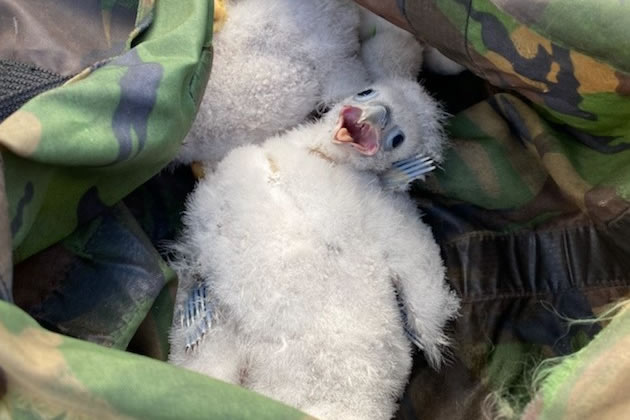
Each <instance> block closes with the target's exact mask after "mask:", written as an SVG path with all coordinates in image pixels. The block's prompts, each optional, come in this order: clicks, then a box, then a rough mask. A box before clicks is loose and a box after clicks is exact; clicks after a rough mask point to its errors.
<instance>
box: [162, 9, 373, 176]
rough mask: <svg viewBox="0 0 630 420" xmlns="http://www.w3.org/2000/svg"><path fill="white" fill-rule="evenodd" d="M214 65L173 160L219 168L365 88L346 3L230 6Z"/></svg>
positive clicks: (354, 21) (352, 15)
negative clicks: (247, 147)
mask: <svg viewBox="0 0 630 420" xmlns="http://www.w3.org/2000/svg"><path fill="white" fill-rule="evenodd" d="M226 8H227V20H226V21H225V23H224V26H223V27H222V29H221V30H220V31H219V32H217V33H215V34H214V39H213V64H212V72H211V74H210V79H209V81H208V86H207V88H206V95H204V97H203V99H202V102H201V106H200V109H199V112H198V114H197V117H196V119H195V121H194V123H193V126H192V128H191V130H190V132H189V133H188V135H187V137H186V138H185V139H184V142H183V144H182V147H181V149H180V152H179V154H178V156H177V157H176V159H175V161H176V162H177V163H180V164H186V163H190V162H192V161H205V162H210V163H217V162H218V161H219V160H221V159H222V158H223V157H224V156H225V155H226V154H227V153H228V152H229V151H230V150H232V149H233V148H235V147H237V146H241V145H244V144H250V143H259V142H262V141H263V140H265V139H266V138H268V137H270V136H272V135H274V134H277V133H279V132H281V131H283V130H286V129H288V128H292V127H295V126H296V125H298V124H300V123H302V122H303V121H304V120H306V119H307V117H308V116H309V115H310V114H311V112H313V111H314V110H316V109H318V108H320V107H324V106H330V105H332V104H333V103H336V102H337V101H338V100H340V99H342V98H344V97H346V96H348V95H350V94H351V93H352V92H356V91H357V90H358V89H360V88H361V87H363V86H365V84H366V83H367V80H368V79H367V72H366V71H365V67H364V66H363V63H361V60H360V58H359V35H358V26H359V12H358V8H357V6H356V5H355V4H354V3H353V2H352V1H351V0H318V1H312V0H264V1H262V0H231V1H227V2H226Z"/></svg>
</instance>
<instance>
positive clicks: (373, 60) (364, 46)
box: [357, 6, 424, 81]
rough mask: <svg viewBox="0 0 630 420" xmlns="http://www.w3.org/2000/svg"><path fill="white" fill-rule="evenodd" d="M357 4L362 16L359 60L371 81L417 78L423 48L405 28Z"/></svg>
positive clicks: (420, 66)
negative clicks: (392, 78)
mask: <svg viewBox="0 0 630 420" xmlns="http://www.w3.org/2000/svg"><path fill="white" fill-rule="evenodd" d="M357 7H358V8H359V11H360V16H361V23H360V27H359V37H360V39H361V59H362V60H363V63H364V64H365V67H366V68H367V71H368V73H369V76H370V78H371V80H373V81H374V80H379V79H383V78H388V77H402V78H405V79H409V80H416V78H417V77H418V74H419V73H420V70H421V68H422V57H423V51H424V47H423V46H422V45H421V44H420V43H419V42H418V40H416V38H415V37H414V36H413V35H412V34H411V33H409V32H407V31H406V30H404V29H402V28H399V27H398V26H396V25H394V24H393V23H391V22H389V21H388V20H386V19H384V18H382V17H380V16H379V15H377V14H375V13H373V12H372V11H370V10H368V9H366V8H364V7H362V6H357Z"/></svg>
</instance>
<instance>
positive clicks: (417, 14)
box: [0, 0, 630, 420]
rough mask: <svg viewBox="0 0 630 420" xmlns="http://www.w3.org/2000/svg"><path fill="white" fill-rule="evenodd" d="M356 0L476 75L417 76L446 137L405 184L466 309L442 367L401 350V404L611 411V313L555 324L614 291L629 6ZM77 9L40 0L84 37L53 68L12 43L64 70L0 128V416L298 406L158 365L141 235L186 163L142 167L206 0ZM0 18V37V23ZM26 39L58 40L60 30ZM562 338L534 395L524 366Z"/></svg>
mask: <svg viewBox="0 0 630 420" xmlns="http://www.w3.org/2000/svg"><path fill="white" fill-rule="evenodd" d="M360 2H361V3H365V4H368V6H370V4H371V6H370V7H372V8H374V9H376V10H379V11H380V12H381V13H382V14H384V15H386V16H388V17H389V18H391V19H392V20H393V21H395V22H397V23H398V24H400V25H401V26H406V27H408V28H409V29H410V30H413V31H414V32H415V34H416V35H417V36H418V37H419V38H420V39H422V40H424V41H425V42H426V43H428V44H431V45H434V46H436V47H438V48H439V49H440V50H441V51H442V52H443V53H445V54H446V55H448V56H450V57H451V58H453V59H455V60H456V61H458V62H460V63H462V64H464V65H466V66H467V67H468V68H469V69H470V70H471V71H472V72H473V73H474V74H475V75H476V77H475V76H472V75H471V74H465V75H462V76H458V77H450V78H441V79H440V83H437V84H435V83H434V82H433V81H432V80H436V79H437V78H433V79H432V78H431V77H430V76H429V75H423V76H422V77H423V78H426V79H427V85H428V86H429V87H430V88H431V89H433V91H434V93H435V94H436V95H437V96H438V97H440V98H442V99H444V100H445V101H447V102H448V103H447V106H448V109H449V111H451V112H452V113H453V114H454V115H453V117H452V118H451V120H450V122H449V127H448V130H449V134H450V136H451V138H452V148H451V149H450V150H449V153H448V157H447V160H446V162H445V163H444V165H443V167H442V168H441V170H439V171H436V172H435V173H434V174H433V175H432V176H431V177H430V178H429V180H428V181H427V183H425V184H418V185H415V187H414V189H413V190H412V194H413V197H414V198H415V199H416V200H417V203H418V206H419V209H420V210H421V211H422V212H424V214H425V220H426V221H427V222H428V223H429V224H430V225H431V226H432V227H433V230H434V232H435V234H436V238H437V240H438V241H439V243H440V245H441V247H442V251H443V257H444V260H445V263H446V265H447V269H448V277H449V281H450V282H451V284H452V286H453V288H454V289H455V290H456V291H457V292H458V293H459V295H460V296H461V297H462V299H463V307H462V310H461V316H460V318H459V319H458V320H457V321H456V322H454V323H453V325H451V326H450V328H451V335H452V337H453V348H452V354H451V355H450V360H451V363H450V364H449V365H448V366H447V367H445V368H443V369H442V370H441V371H439V372H435V371H433V370H431V369H430V368H429V367H428V366H427V364H426V362H425V361H424V359H423V358H422V356H421V355H420V354H417V355H416V357H415V363H414V369H413V372H412V376H411V378H410V383H409V386H408V387H407V390H406V392H405V394H404V396H403V397H402V400H401V406H400V407H401V408H400V411H399V413H398V418H400V419H415V418H431V419H449V420H450V419H455V420H456V419H462V420H463V419H466V420H468V419H476V418H481V417H483V410H484V406H486V405H487V404H486V403H487V401H488V396H489V395H493V394H494V393H496V392H497V391H500V392H501V393H502V395H503V396H505V397H506V399H508V400H509V401H510V402H511V405H512V407H514V408H515V409H516V410H517V411H518V410H519V409H521V408H523V407H525V406H526V405H527V404H528V403H530V401H531V403H530V405H529V406H528V408H527V413H526V414H527V415H528V416H531V417H530V418H540V419H555V418H559V419H562V418H566V419H570V418H589V416H590V417H591V418H600V417H598V416H599V414H607V415H608V416H609V418H624V417H627V416H628V415H629V414H628V412H627V411H628V410H627V409H626V408H625V405H624V402H625V397H624V395H625V394H623V393H622V392H621V390H623V389H624V388H623V387H622V385H623V384H625V382H623V379H624V378H625V376H627V373H628V369H627V368H626V366H627V360H626V358H625V357H624V352H623V351H619V350H618V349H619V348H621V349H623V346H624V345H625V340H626V337H627V331H628V325H629V324H628V322H630V321H628V314H627V311H622V312H621V313H620V314H619V315H618V317H617V318H615V319H614V320H613V321H612V322H611V323H610V324H607V323H606V322H595V323H590V324H582V323H572V322H571V320H572V319H585V318H586V319H588V318H593V317H596V316H598V315H600V314H602V313H603V312H605V310H606V309H607V308H608V307H609V305H610V304H612V303H614V302H616V301H617V300H620V299H628V297H629V296H628V294H629V293H630V279H629V278H628V273H630V258H629V256H630V245H628V243H627V239H626V238H628V237H630V236H629V235H630V211H629V210H628V209H629V203H630V197H629V196H630V169H629V168H630V151H628V148H629V147H628V143H629V142H628V140H629V137H630V127H629V126H628V124H629V123H628V121H630V118H628V116H629V114H630V99H629V98H628V95H629V94H630V92H629V89H630V84H629V83H628V72H629V71H630V60H629V59H628V57H627V54H628V52H627V51H626V50H625V49H624V48H623V46H624V40H625V39H626V38H627V33H626V32H627V29H626V28H628V27H630V25H628V23H630V22H628V20H630V11H629V10H628V7H629V6H628V5H627V4H626V3H625V2H618V1H612V0H611V1H604V2H598V3H593V4H591V3H590V2H579V7H577V6H576V3H575V2H574V1H570V0H544V1H537V2H528V1H525V0H520V1H518V0H466V1H464V0H406V1H405V0H397V1H394V0H388V1H383V0H374V1H370V0H365V1H360ZM34 3H35V2H32V3H31V2H29V1H24V0H21V1H19V2H18V1H17V0H0V12H4V11H7V10H9V11H11V13H13V14H12V15H10V14H5V13H0V19H4V16H17V17H19V16H30V17H31V18H32V19H30V20H29V21H32V22H35V23H37V24H35V23H34V24H33V25H34V26H31V27H32V28H36V27H37V25H40V24H42V22H43V24H45V23H46V22H45V21H46V19H41V16H42V14H41V13H40V11H38V10H35V9H36V8H30V9H29V7H27V5H29V4H34ZM78 3H82V5H78ZM87 3H90V2H76V1H71V0H64V1H60V2H57V5H58V7H59V8H61V9H62V10H63V8H66V9H72V10H75V11H78V10H84V11H86V12H84V13H83V12H82V13H81V19H79V18H76V19H66V20H65V21H64V20H60V22H62V25H63V24H65V25H70V24H72V25H73V26H67V28H75V27H83V26H85V25H86V22H87V24H90V22H91V24H92V25H94V27H93V28H92V29H94V31H95V32H90V34H91V35H90V36H87V37H77V39H79V38H81V39H84V38H85V42H84V43H83V44H81V45H75V46H74V47H73V48H70V49H68V51H67V58H66V59H65V60H61V61H64V63H62V64H55V65H52V64H47V61H46V60H45V59H43V58H42V57H44V58H45V57H50V55H47V54H42V53H41V51H40V52H37V51H36V50H37V48H33V49H32V50H33V52H32V54H30V55H26V52H21V54H23V55H21V56H20V57H17V56H13V59H14V60H17V61H20V60H21V61H23V62H26V63H30V64H33V65H37V66H38V67H41V68H44V69H48V70H50V71H53V72H55V73H58V74H60V75H68V76H72V78H71V79H70V80H69V81H68V82H66V83H65V84H64V85H62V86H61V87H58V88H55V89H52V90H49V91H47V92H45V93H43V94H39V95H37V96H36V97H35V98H33V99H32V100H31V101H29V102H28V103H26V104H25V105H24V106H23V107H22V108H21V109H20V110H19V111H17V112H16V113H14V114H12V115H11V116H10V117H9V118H7V119H6V120H5V121H4V122H1V123H0V144H1V145H2V147H3V149H2V157H3V160H4V168H3V171H2V172H3V174H4V176H5V181H6V183H5V184H4V185H3V183H2V179H0V187H3V188H1V189H0V294H1V296H2V298H3V299H4V300H6V301H9V302H10V301H11V300H12V299H14V300H15V303H16V304H17V306H16V305H12V304H9V303H4V302H0V343H2V345H0V417H2V418H4V417H9V418H33V417H35V418H38V417H45V418H49V417H55V416H62V415H64V416H65V417H67V418H75V417H87V418H94V417H98V418H103V417H105V418H108V417H132V418H202V417H203V418H243V419H250V418H277V419H284V418H287V419H292V418H304V415H302V414H300V413H298V412H297V411H295V410H292V409H289V408H286V407H283V406H281V405H279V404H276V403H274V402H272V401H270V400H267V399H263V398H261V397H259V396H256V395H254V394H252V393H249V392H246V391H243V390H241V389H238V388H235V387H231V386H228V385H226V384H219V383H218V382H216V381H213V380H212V379H210V378H206V377H202V376H199V375H196V374H193V373H190V372H186V371H184V370H181V369H177V368H174V367H172V366H169V365H167V364H165V363H162V362H159V360H165V359H166V356H167V354H168V344H167V333H168V328H169V326H170V322H171V317H172V310H173V307H172V306H173V299H174V290H175V286H176V279H175V278H174V276H173V273H172V272H171V271H170V270H169V269H168V267H167V265H166V263H165V259H166V258H167V255H164V254H163V252H162V246H161V245H162V244H163V243H164V241H167V240H169V239H172V238H173V236H174V235H175V234H176V232H177V229H178V226H179V218H180V213H181V210H182V207H183V202H184V197H185V195H186V194H187V193H188V192H189V191H190V190H191V188H192V186H193V183H194V179H193V178H192V176H191V174H190V172H189V170H187V169H186V168H183V169H179V170H174V171H171V170H168V171H162V172H160V173H159V174H158V172H159V171H160V170H161V169H162V168H163V167H164V166H165V165H166V163H167V162H168V160H169V159H170V158H171V157H172V156H173V155H174V153H175V151H176V149H177V146H178V144H179V142H180V140H181V139H182V138H183V136H184V134H185V132H186V130H187V129H188V127H189V125H190V123H191V121H192V117H193V114H194V112H195V109H196V105H197V101H198V99H199V96H200V93H201V92H202V90H203V87H204V86H205V81H206V78H207V75H208V70H209V66H210V59H211V48H210V36H211V30H210V29H211V25H208V22H209V13H210V11H209V10H207V9H208V2H206V1H202V0H186V1H177V2H176V1H172V0H162V1H159V2H155V3H154V2H153V1H145V0H140V1H139V2H128V1H118V2H117V1H94V2H91V3H93V4H91V5H87ZM7 5H8V6H7ZM95 5H96V6H95ZM571 6H572V7H571ZM2 7H4V8H5V9H2ZM129 10H132V11H133V12H134V13H135V18H133V19H131V20H130V18H129V16H130V15H129ZM18 12H19V13H18ZM227 12H228V14H229V10H228V11H227ZM58 15H59V16H64V13H60V14H58ZM55 16H57V15H55ZM66 16H72V15H71V14H68V15H66ZM90 16H91V18H89V17H90ZM613 17H614V18H613ZM59 19H61V18H59ZM68 21H73V22H68ZM81 22H83V23H81ZM7 24H8V25H10V28H13V20H12V19H11V20H9V21H4V20H3V21H0V46H1V47H0V48H5V46H6V45H7V44H6V43H5V42H3V41H4V40H5V39H12V38H10V37H11V36H13V35H15V32H14V31H13V32H12V31H11V30H10V29H5V28H7V26H6V25H7ZM75 24H76V26H75ZM108 25H109V27H110V29H109V30H107V29H104V28H106V27H108ZM20 28H21V27H20V26H18V29H20ZM115 28H116V29H115ZM124 28H128V29H126V30H125V29H124ZM78 30H81V29H78ZM25 31H26V32H21V29H20V30H19V31H18V34H19V33H25V34H28V26H27V27H26V29H25ZM73 31H74V32H73V33H77V32H76V30H74V29H73ZM108 31H109V34H110V35H109V36H111V41H107V42H103V40H104V39H105V40H106V37H107V35H105V34H106V33H107V32H108ZM125 31H126V32H125ZM12 34H13V35H12ZM125 34H126V35H125ZM5 36H6V37H9V38H3V37H5ZM99 37H100V38H99ZM29 39H30V38H29ZM123 41H124V42H123ZM24 42H25V43H23V44H20V45H22V47H24V46H27V45H30V44H28V43H27V42H26V41H24ZM29 42H30V41H29ZM47 42H49V44H48V45H46V46H45V48H44V49H46V48H47V49H49V50H51V51H56V50H55V47H54V44H58V45H64V43H66V42H70V41H69V40H68V37H67V35H66V34H65V33H64V31H59V33H58V35H57V37H56V38H55V37H53V36H51V37H50V39H49V40H47ZM73 42H74V41H73ZM109 48H111V49H109ZM15 50H20V49H19V48H17V49H15ZM3 51H8V50H6V49H0V59H3V58H10V57H9V56H8V55H2V54H5V53H4V52H3ZM38 54H39V55H38ZM52 56H54V54H53V55H52ZM37 57H39V58H37ZM86 57H87V58H86ZM89 57H98V58H89ZM18 59H19V60H18ZM36 60H39V61H36ZM55 66H57V67H55ZM461 80H464V82H465V83H463V84H457V83H461V82H458V81H461ZM454 86H455V87H458V88H457V89H455V91H454V92H453V89H454V88H453V87H454ZM447 91H450V92H447ZM449 98H452V99H454V101H449ZM4 191H6V194H5V193H4ZM4 206H6V207H7V209H8V210H7V211H6V212H5V211H3V209H2V207H4ZM12 253H13V256H12ZM12 263H13V267H12ZM12 269H13V270H12ZM12 279H13V280H12ZM20 308H22V309H20ZM23 310H24V311H26V312H24V311H23ZM35 321H37V323H38V324H39V325H38V324H37V323H36V322H35ZM44 328H45V329H46V330H47V331H46V330H44ZM593 337H595V338H594V339H593ZM580 349H582V350H580ZM120 350H127V351H126V352H122V351H120ZM576 351H578V353H577V354H576V355H575V356H573V357H570V358H568V359H566V361H565V362H563V363H560V364H559V365H558V366H557V367H555V368H554V369H552V370H551V373H550V374H549V376H548V377H547V380H546V381H545V382H544V383H543V385H542V387H541V389H540V391H539V393H538V394H537V395H536V396H535V397H534V398H533V399H532V395H531V394H532V392H531V391H532V390H531V382H532V381H531V377H532V373H531V371H532V370H533V369H534V368H535V367H536V366H537V365H538V363H539V362H540V360H543V359H546V358H549V357H553V356H568V355H570V354H572V353H574V352H576ZM132 353H140V354H142V355H145V356H149V357H151V358H153V359H158V360H150V359H148V358H146V357H141V356H139V355H136V354H132ZM610 366H613V367H614V368H613V369H617V371H618V374H617V375H613V374H612V373H610V372H611V368H610ZM602 372H606V373H609V374H607V375H602V374H600V373H602ZM626 382H627V381H626ZM585 395H588V396H589V398H583V397H584V396H585ZM578 400H579V401H578ZM578 403H579V404H578ZM598 403H599V404H598Z"/></svg>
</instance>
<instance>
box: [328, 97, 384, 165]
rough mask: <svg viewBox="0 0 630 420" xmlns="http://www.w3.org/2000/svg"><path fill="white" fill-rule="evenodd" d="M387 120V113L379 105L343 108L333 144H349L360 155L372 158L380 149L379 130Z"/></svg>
mask: <svg viewBox="0 0 630 420" xmlns="http://www.w3.org/2000/svg"><path fill="white" fill-rule="evenodd" d="M388 119H389V112H388V110H387V108H385V107H384V106H381V105H374V106H366V107H365V108H359V107H356V106H350V105H348V106H344V107H343V108H342V109H341V112H340V113H339V121H338V122H337V126H336V128H335V135H334V137H333V142H334V143H337V144H343V143H345V144H349V145H351V146H352V147H354V148H355V149H356V150H357V151H359V152H360V153H362V154H364V155H367V156H372V155H374V154H376V152H378V150H379V148H380V139H381V130H382V129H383V128H384V127H385V125H387V121H388Z"/></svg>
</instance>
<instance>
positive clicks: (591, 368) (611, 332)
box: [523, 304, 630, 420]
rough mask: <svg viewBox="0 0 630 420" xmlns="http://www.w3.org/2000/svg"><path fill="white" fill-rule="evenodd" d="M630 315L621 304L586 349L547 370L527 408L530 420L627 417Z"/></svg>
mask: <svg viewBox="0 0 630 420" xmlns="http://www.w3.org/2000/svg"><path fill="white" fill-rule="evenodd" d="M629 341H630V312H629V311H628V304H625V305H623V307H622V308H621V311H620V313H619V314H617V315H616V316H615V317H614V318H613V320H612V322H611V323H610V325H609V326H608V327H606V328H605V329H604V330H603V331H602V333H601V334H599V335H598V336H597V337H595V339H594V340H593V342H592V343H590V344H589V345H588V346H587V347H585V348H584V349H582V350H581V351H579V352H578V353H576V354H575V355H572V356H571V357H569V358H567V359H566V360H563V362H562V363H561V364H560V365H558V366H557V367H554V368H552V369H551V370H550V373H549V375H548V376H547V377H546V379H545V380H544V382H543V384H542V386H541V389H540V392H539V394H538V395H537V396H536V397H535V398H534V399H533V400H532V402H531V403H530V404H529V405H528V406H527V408H526V410H525V413H524V414H523V417H524V418H527V419H531V420H537V419H540V420H543V419H545V420H546V419H549V420H564V419H566V420H568V419H576V420H577V419H623V418H626V417H627V416H628V412H629V410H630V407H628V404H630V401H629V400H628V397H627V396H628V392H627V391H628V383H630V358H629V357H628V344H629Z"/></svg>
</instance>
